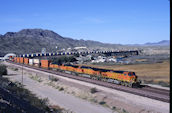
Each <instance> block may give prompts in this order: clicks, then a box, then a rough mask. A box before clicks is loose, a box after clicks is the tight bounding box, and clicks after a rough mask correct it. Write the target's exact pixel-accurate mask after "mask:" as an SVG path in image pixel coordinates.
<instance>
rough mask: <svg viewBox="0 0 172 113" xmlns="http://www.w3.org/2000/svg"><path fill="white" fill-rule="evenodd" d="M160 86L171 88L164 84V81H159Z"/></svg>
mask: <svg viewBox="0 0 172 113" xmlns="http://www.w3.org/2000/svg"><path fill="white" fill-rule="evenodd" d="M158 84H159V85H161V86H163V87H169V84H168V83H167V82H164V81H159V82H158Z"/></svg>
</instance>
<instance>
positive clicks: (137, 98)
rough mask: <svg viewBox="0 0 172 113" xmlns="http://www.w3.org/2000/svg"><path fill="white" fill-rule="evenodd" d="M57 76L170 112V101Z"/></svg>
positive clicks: (161, 112) (134, 102)
mask: <svg viewBox="0 0 172 113" xmlns="http://www.w3.org/2000/svg"><path fill="white" fill-rule="evenodd" d="M6 64H7V65H15V64H10V63H6ZM17 67H21V66H17ZM23 68H24V69H27V70H30V71H35V72H40V73H44V74H47V75H49V74H48V73H46V72H41V71H38V70H34V69H30V68H27V67H23ZM51 75H53V74H51ZM54 76H57V75H54ZM57 77H59V78H62V79H65V80H67V81H70V82H75V83H78V84H82V85H85V86H88V87H96V88H97V89H100V90H102V91H105V92H108V93H113V94H115V95H116V99H118V100H120V101H123V102H124V103H128V105H129V106H130V104H131V105H133V106H135V107H136V109H137V107H139V106H141V107H143V108H144V109H148V110H153V111H156V112H157V113H158V112H160V113H167V112H169V103H166V102H160V101H157V100H153V99H150V98H146V97H141V96H137V95H133V94H128V93H125V92H122V91H118V90H114V89H110V88H106V87H102V86H98V85H95V84H90V83H86V82H82V81H78V80H73V79H69V78H66V77H61V76H57ZM18 81H21V75H20V76H19V77H18ZM24 83H25V78H24ZM31 85H32V84H31ZM87 112H88V111H87ZM156 112H155V113H156Z"/></svg>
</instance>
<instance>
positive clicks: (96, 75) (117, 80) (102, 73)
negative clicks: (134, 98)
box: [11, 57, 141, 87]
mask: <svg viewBox="0 0 172 113" xmlns="http://www.w3.org/2000/svg"><path fill="white" fill-rule="evenodd" d="M11 60H12V61H13V62H16V63H22V64H26V65H33V66H37V67H41V68H46V69H52V70H59V71H63V72H65V73H70V74H74V75H77V76H82V77H88V78H90V79H95V80H101V81H105V82H111V83H114V84H119V85H123V86H126V87H139V86H140V83H141V82H140V81H139V80H138V78H137V76H136V74H135V72H130V71H114V70H107V69H100V68H94V67H89V66H78V65H71V64H62V65H58V64H53V63H51V61H49V60H39V59H29V58H23V57H14V59H11Z"/></svg>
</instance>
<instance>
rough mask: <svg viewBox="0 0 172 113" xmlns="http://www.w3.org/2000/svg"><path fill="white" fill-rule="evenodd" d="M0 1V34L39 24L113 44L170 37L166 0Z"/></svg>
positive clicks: (135, 42) (168, 11) (66, 35)
mask: <svg viewBox="0 0 172 113" xmlns="http://www.w3.org/2000/svg"><path fill="white" fill-rule="evenodd" d="M0 4H1V6H0V34H5V33H6V32H9V31H11V32H17V31H20V30H21V29H25V28H42V29H48V30H53V31H55V32H56V33H58V34H60V35H62V36H65V37H71V38H74V39H84V40H95V41H100V42H105V43H114V44H143V43H146V42H158V41H161V40H169V39H170V2H169V0H0Z"/></svg>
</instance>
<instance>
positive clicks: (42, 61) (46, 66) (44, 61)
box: [41, 60, 50, 68]
mask: <svg viewBox="0 0 172 113" xmlns="http://www.w3.org/2000/svg"><path fill="white" fill-rule="evenodd" d="M49 64H50V61H49V60H41V67H43V68H48V67H49Z"/></svg>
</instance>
